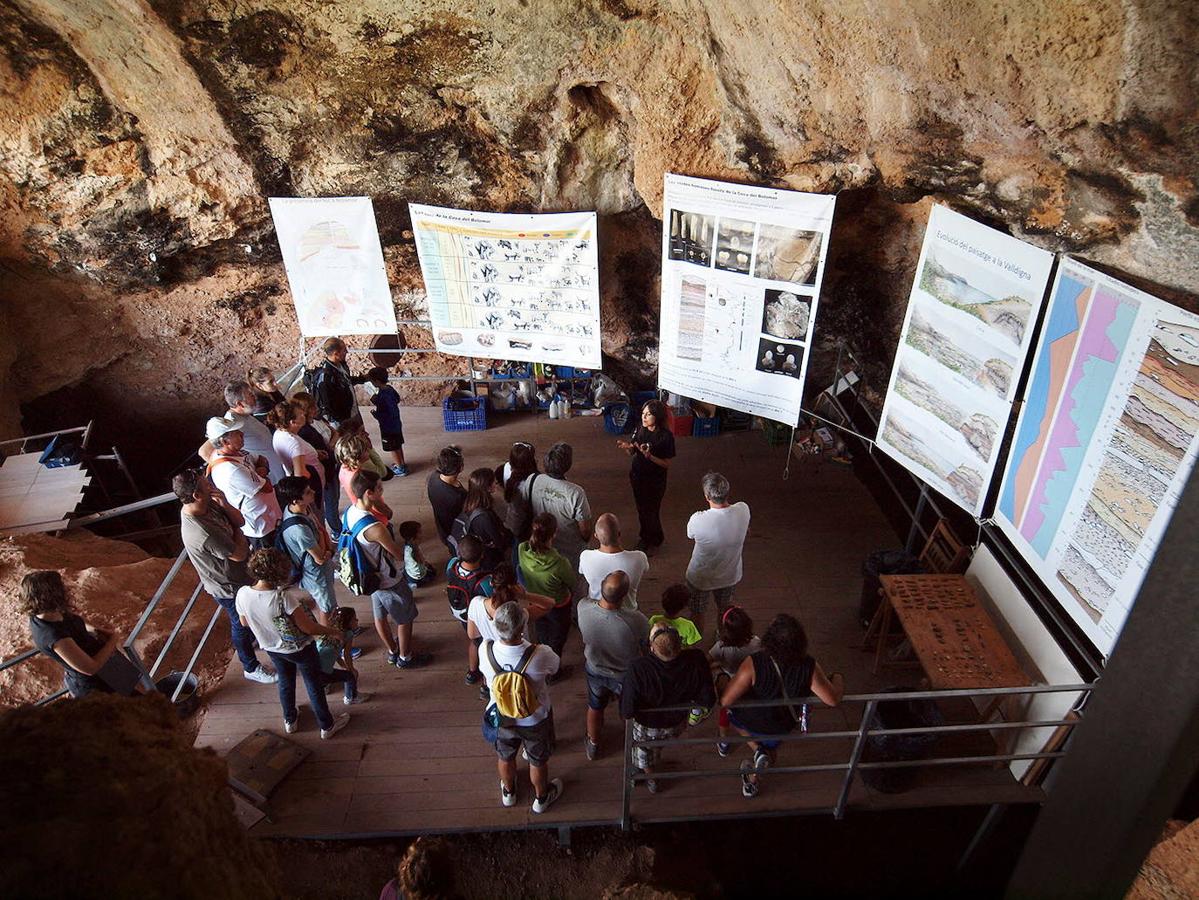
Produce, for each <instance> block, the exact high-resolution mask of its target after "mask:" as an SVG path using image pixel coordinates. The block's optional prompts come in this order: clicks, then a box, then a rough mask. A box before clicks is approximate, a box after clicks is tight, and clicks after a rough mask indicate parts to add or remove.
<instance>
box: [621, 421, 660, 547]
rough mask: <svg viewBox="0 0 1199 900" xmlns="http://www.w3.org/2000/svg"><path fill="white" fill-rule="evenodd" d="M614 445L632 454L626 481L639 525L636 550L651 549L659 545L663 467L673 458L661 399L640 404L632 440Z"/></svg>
mask: <svg viewBox="0 0 1199 900" xmlns="http://www.w3.org/2000/svg"><path fill="white" fill-rule="evenodd" d="M616 446H618V447H620V449H622V450H627V451H628V452H629V455H630V456H632V457H633V465H632V468H630V469H629V481H630V482H631V483H632V485H633V502H635V503H636V504H637V519H638V522H639V523H640V525H641V540H640V541H638V543H637V549H638V550H645V551H649V550H653V549H655V548H657V547H660V546H661V545H662V541H664V540H665V539H666V536H665V535H664V534H663V533H662V518H661V515H660V513H661V510H662V498H663V497H665V496H666V470H667V469H669V468H670V461H671V460H672V459H674V435H673V434H671V433H670V431H669V430H668V429H667V427H666V405H665V404H664V403H662V401H661V400H648V401H646V404H645V405H644V406H643V407H641V427H640V428H638V429H637V430H636V431H635V432H634V433H633V438H632V440H629V441H617V442H616Z"/></svg>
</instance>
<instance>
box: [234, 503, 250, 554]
mask: <svg viewBox="0 0 1199 900" xmlns="http://www.w3.org/2000/svg"><path fill="white" fill-rule="evenodd" d="M237 517H238V518H239V519H242V515H241V513H238V514H237ZM242 521H243V522H244V521H245V520H244V519H242ZM249 558H250V541H249V539H248V538H247V537H246V536H245V534H244V533H243V532H242V530H241V526H240V525H238V526H237V527H236V528H234V529H233V552H232V553H230V554H229V562H245V561H246V560H247V559H249Z"/></svg>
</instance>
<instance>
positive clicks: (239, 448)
mask: <svg viewBox="0 0 1199 900" xmlns="http://www.w3.org/2000/svg"><path fill="white" fill-rule="evenodd" d="M242 425H243V423H242V422H240V421H237V420H235V419H230V418H226V417H221V416H216V417H213V418H211V419H209V420H208V427H207V428H206V429H205V433H206V434H207V435H208V440H209V444H210V446H211V447H212V454H211V456H210V457H209V460H208V477H209V479H210V480H211V481H212V483H213V484H214V485H215V486H216V487H217V488H218V489H219V490H220V492H221V493H222V494H224V495H225V499H226V500H228V501H229V503H230V505H232V506H233V507H234V508H235V509H236V510H237V511H238V512H239V513H241V516H242V519H243V523H242V526H241V530H242V533H243V534H245V536H246V538H248V539H249V542H250V547H251V548H252V549H254V550H260V549H262V548H263V547H273V546H274V545H275V528H276V527H277V526H278V524H279V520H280V519H281V518H282V517H283V516H282V513H281V511H280V509H279V501H278V499H276V497H275V489H274V488H273V487H272V486H271V483H270V481H268V480H267V478H266V477H265V474H264V473H265V468H266V467H265V466H262V468H260V469H255V467H254V460H253V459H251V457H250V455H249V454H247V453H246V451H245V449H243V448H244V443H245V436H244V434H243V433H242Z"/></svg>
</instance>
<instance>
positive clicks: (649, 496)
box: [641, 478, 666, 547]
mask: <svg viewBox="0 0 1199 900" xmlns="http://www.w3.org/2000/svg"><path fill="white" fill-rule="evenodd" d="M642 490H643V491H644V493H645V499H644V501H643V503H644V504H645V521H646V525H647V526H648V528H649V531H648V533H647V532H646V531H645V530H643V531H642V532H641V539H642V540H643V541H645V543H646V544H648V545H649V546H650V547H660V546H661V545H662V542H663V541H665V540H666V533H665V532H664V531H663V530H662V498H663V497H665V496H666V479H665V478H662V479H660V480H655V481H652V482H650V483H649V484H647V485H644V486H643V488H642Z"/></svg>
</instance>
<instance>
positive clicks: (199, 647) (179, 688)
mask: <svg viewBox="0 0 1199 900" xmlns="http://www.w3.org/2000/svg"><path fill="white" fill-rule="evenodd" d="M197 590H199V589H198V588H197ZM223 612H224V610H223V609H221V608H220V607H219V606H218V607H217V608H216V609H214V610H213V611H212V618H211V619H209V620H208V627H207V628H205V629H204V634H203V635H201V636H200V643H198V644H196V652H195V653H193V654H192V658H191V659H190V660H188V663H187V668H186V669H184V670H183V677H182V678H180V679H179V683H178V684H177V685H175V692H174V693H173V694H171V702H172V703H174V702H175V701H176V700H178V699H179V695H180V694H181V693H183V686H184V685H185V684H187V678H188V676H189V675H191V673H192V669H194V668H195V667H196V662H197V660H199V658H200V653H201V652H202V651H203V650H204V645H205V644H207V643H208V636H209V635H210V634H212V629H213V627H214V626H215V625H216V620H217V619H218V618H220V616H221V613H223Z"/></svg>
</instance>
